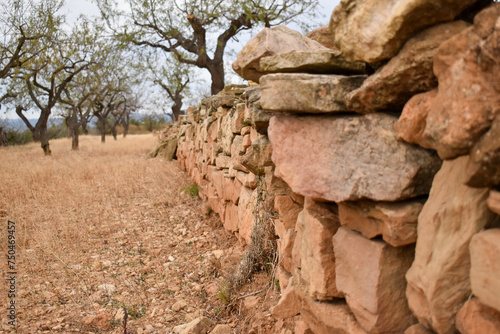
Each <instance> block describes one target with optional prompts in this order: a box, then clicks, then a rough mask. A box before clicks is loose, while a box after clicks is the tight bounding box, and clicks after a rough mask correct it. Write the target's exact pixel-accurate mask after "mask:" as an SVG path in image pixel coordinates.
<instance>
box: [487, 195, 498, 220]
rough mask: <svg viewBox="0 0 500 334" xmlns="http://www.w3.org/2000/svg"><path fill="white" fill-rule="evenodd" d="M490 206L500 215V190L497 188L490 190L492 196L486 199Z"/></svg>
mask: <svg viewBox="0 0 500 334" xmlns="http://www.w3.org/2000/svg"><path fill="white" fill-rule="evenodd" d="M486 204H488V208H489V209H490V210H491V211H493V212H494V213H496V214H497V215H499V216H500V192H498V191H496V190H493V189H492V190H490V196H489V197H488V200H487V201H486Z"/></svg>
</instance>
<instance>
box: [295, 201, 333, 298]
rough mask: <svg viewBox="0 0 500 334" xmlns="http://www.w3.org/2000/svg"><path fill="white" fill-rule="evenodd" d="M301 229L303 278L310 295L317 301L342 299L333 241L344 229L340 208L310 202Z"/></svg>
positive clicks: (299, 222)
mask: <svg viewBox="0 0 500 334" xmlns="http://www.w3.org/2000/svg"><path fill="white" fill-rule="evenodd" d="M297 225H298V226H297V227H298V228H299V229H301V235H302V238H301V240H300V243H301V244H300V257H301V260H300V262H301V278H302V280H303V281H304V282H306V284H307V287H306V290H307V291H308V295H309V296H310V297H311V298H313V299H315V300H332V299H333V298H335V297H342V294H341V293H339V292H338V290H337V287H336V284H335V254H334V253H333V245H332V237H333V235H334V234H335V233H336V232H337V229H338V228H339V227H340V222H339V218H338V208H337V205H336V204H334V203H332V204H327V203H318V202H314V201H312V200H310V199H308V198H306V201H305V206H304V210H303V211H302V212H301V213H300V214H299V217H298V219H297Z"/></svg>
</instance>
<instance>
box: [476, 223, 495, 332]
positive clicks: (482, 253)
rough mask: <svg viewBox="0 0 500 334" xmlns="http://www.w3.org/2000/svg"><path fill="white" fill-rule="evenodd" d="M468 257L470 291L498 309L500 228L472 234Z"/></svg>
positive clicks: (486, 303)
mask: <svg viewBox="0 0 500 334" xmlns="http://www.w3.org/2000/svg"><path fill="white" fill-rule="evenodd" d="M470 258H471V268H470V283H471V287H472V293H473V294H474V295H475V296H476V297H478V298H479V300H480V301H481V302H482V303H483V304H485V305H487V306H490V307H493V308H494V309H496V310H497V311H500V229H497V228H495V229H490V230H486V231H483V232H480V233H478V234H476V235H475V236H473V237H472V240H471V242H470ZM499 331H500V328H499Z"/></svg>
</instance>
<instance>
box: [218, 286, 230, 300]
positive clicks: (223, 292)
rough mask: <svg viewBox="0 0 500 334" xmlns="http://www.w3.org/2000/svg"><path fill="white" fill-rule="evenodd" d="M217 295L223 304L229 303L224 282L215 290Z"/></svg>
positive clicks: (228, 295) (228, 294)
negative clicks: (217, 290)
mask: <svg viewBox="0 0 500 334" xmlns="http://www.w3.org/2000/svg"><path fill="white" fill-rule="evenodd" d="M217 297H219V299H220V301H221V302H223V303H224V304H229V302H230V301H231V295H230V293H229V291H228V287H227V285H226V284H224V283H222V284H221V287H220V290H219V292H217Z"/></svg>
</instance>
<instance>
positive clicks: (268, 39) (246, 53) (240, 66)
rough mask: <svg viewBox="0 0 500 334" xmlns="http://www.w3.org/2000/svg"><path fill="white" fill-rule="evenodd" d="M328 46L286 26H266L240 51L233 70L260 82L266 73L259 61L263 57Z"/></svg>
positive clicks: (248, 78) (246, 77) (247, 78)
mask: <svg viewBox="0 0 500 334" xmlns="http://www.w3.org/2000/svg"><path fill="white" fill-rule="evenodd" d="M325 49H326V48H325V47H324V46H323V45H321V44H319V43H318V42H315V41H313V40H312V39H309V38H307V37H304V36H302V34H301V33H299V32H297V31H295V30H292V29H290V28H287V27H284V26H276V27H273V28H264V29H263V30H262V31H261V32H259V33H258V34H257V35H255V36H254V37H253V38H252V39H250V40H249V41H248V43H247V44H246V45H245V46H244V47H243V49H241V51H240V52H238V57H237V59H236V61H235V62H234V63H233V70H234V71H235V72H236V73H238V74H239V75H240V76H241V77H242V78H243V79H246V80H252V81H255V82H259V78H260V77H261V76H262V75H263V74H265V73H263V72H262V70H261V68H260V66H259V62H260V59H261V58H262V57H266V56H272V55H275V54H277V53H281V52H287V51H299V50H304V51H308V50H309V51H312V50H325Z"/></svg>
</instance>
